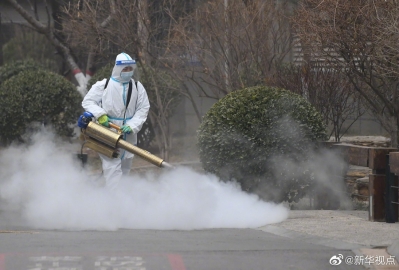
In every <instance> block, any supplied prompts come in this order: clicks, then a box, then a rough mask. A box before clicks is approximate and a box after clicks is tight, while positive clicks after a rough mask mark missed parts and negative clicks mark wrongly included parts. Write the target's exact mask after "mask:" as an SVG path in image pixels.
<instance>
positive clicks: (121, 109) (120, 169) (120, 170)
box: [82, 53, 150, 188]
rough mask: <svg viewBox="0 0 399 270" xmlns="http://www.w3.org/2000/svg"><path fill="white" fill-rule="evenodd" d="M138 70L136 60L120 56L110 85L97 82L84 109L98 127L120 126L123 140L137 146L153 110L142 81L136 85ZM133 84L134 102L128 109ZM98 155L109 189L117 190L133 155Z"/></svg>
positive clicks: (123, 153) (104, 82) (130, 102)
mask: <svg viewBox="0 0 399 270" xmlns="http://www.w3.org/2000/svg"><path fill="white" fill-rule="evenodd" d="M135 69H136V61H135V60H133V59H132V58H131V57H130V56H129V55H128V54H126V53H121V54H118V56H117V57H116V60H115V66H114V68H113V70H112V75H111V78H110V79H109V80H108V84H107V85H106V83H107V79H103V80H102V81H98V82H96V83H95V84H93V86H92V87H91V89H90V90H89V92H88V93H87V95H86V96H85V97H84V99H83V101H82V106H83V108H84V109H85V110H86V111H88V112H91V113H92V114H93V115H94V117H95V118H96V119H97V121H98V123H99V124H101V125H103V126H106V127H109V122H112V123H114V124H116V125H118V126H120V127H121V131H122V132H123V139H124V140H126V141H127V142H129V143H131V144H134V145H136V144H137V133H138V132H139V131H140V129H141V128H142V126H143V124H144V122H145V121H146V119H147V115H148V111H149V109H150V103H149V100H148V96H147V92H146V90H145V88H144V86H143V85H142V84H141V83H140V82H137V84H136V83H135V82H134V80H133V78H132V76H133V73H134V70H135ZM130 81H132V91H131V99H130V101H129V102H128V106H127V107H126V102H127V96H128V89H129V82H130ZM136 85H137V87H136ZM99 155H100V158H101V161H102V169H103V174H104V177H105V181H106V186H108V187H110V188H115V187H116V185H117V184H118V182H119V180H120V178H121V176H122V175H126V174H128V173H129V172H130V168H131V166H132V161H133V157H134V155H133V154H132V153H130V152H127V151H125V150H123V149H119V158H108V157H106V156H104V155H102V154H99Z"/></svg>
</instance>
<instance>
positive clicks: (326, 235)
mask: <svg viewBox="0 0 399 270" xmlns="http://www.w3.org/2000/svg"><path fill="white" fill-rule="evenodd" d="M259 229H260V230H263V231H267V232H272V233H274V234H278V235H281V236H286V237H290V238H296V239H298V238H300V239H303V240H305V241H307V242H311V243H315V244H321V245H324V246H330V247H335V248H350V249H352V250H353V251H354V252H355V254H357V255H358V256H359V257H362V258H363V259H365V258H366V257H367V256H369V257H368V258H370V259H373V260H375V259H376V258H380V257H379V256H385V261H386V260H387V258H388V257H390V258H391V259H392V257H394V258H395V260H396V261H395V266H390V267H388V266H387V265H382V264H380V265H378V264H377V263H375V262H374V263H369V264H368V265H367V264H364V265H365V266H366V268H370V269H399V264H398V262H397V260H398V259H399V223H385V222H371V221H368V213H367V211H331V210H293V211H291V212H290V216H289V218H288V219H287V220H285V221H284V222H282V223H278V224H273V225H267V226H264V227H261V228H259Z"/></svg>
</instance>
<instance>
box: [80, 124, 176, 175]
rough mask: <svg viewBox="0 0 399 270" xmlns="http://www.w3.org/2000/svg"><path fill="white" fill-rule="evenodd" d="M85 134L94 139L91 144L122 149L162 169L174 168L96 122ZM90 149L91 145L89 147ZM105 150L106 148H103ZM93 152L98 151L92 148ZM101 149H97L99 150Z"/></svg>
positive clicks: (88, 127) (89, 125) (86, 129)
mask: <svg viewBox="0 0 399 270" xmlns="http://www.w3.org/2000/svg"><path fill="white" fill-rule="evenodd" d="M83 133H84V134H85V135H87V136H89V137H90V138H92V139H94V140H91V143H93V142H94V143H98V144H105V145H106V146H108V147H109V148H111V149H116V148H122V149H124V150H126V151H128V152H130V153H133V154H135V155H138V156H139V157H141V158H142V159H144V160H146V161H148V162H150V163H152V164H154V165H156V166H158V167H161V168H173V166H172V165H171V164H169V163H167V162H165V161H164V160H163V159H161V158H159V157H157V156H155V155H153V154H151V153H150V152H148V151H146V150H144V149H141V148H140V147H137V146H135V145H133V144H131V143H128V142H127V141H125V140H123V138H122V134H118V133H115V132H113V131H111V130H109V129H107V128H106V127H103V126H101V125H99V124H97V123H95V122H89V123H88V124H87V126H86V128H85V129H83ZM88 147H89V148H91V147H90V145H88ZM103 148H104V147H103ZM92 149H93V150H96V149H94V148H92ZM98 149H100V147H97V150H98Z"/></svg>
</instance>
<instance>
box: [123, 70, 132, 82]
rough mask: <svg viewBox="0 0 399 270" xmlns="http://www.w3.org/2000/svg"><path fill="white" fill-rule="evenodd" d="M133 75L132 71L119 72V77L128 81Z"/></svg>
mask: <svg viewBox="0 0 399 270" xmlns="http://www.w3.org/2000/svg"><path fill="white" fill-rule="evenodd" d="M132 76H133V71H129V72H121V78H122V80H124V81H128V80H130V79H131V78H132Z"/></svg>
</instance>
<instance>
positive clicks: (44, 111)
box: [0, 70, 82, 144]
mask: <svg viewBox="0 0 399 270" xmlns="http://www.w3.org/2000/svg"><path fill="white" fill-rule="evenodd" d="M81 100H82V98H81V96H80V95H79V93H78V92H77V91H76V88H75V86H74V85H73V84H72V83H71V82H69V81H67V80H66V79H65V78H64V77H62V76H60V75H58V74H55V73H52V72H47V71H44V70H25V71H22V72H20V73H18V75H16V76H13V77H11V78H10V79H8V80H6V81H5V82H3V83H2V84H1V85H0V115H2V118H1V121H0V138H1V140H2V142H3V144H9V143H11V142H12V141H14V140H19V141H23V139H22V135H23V134H25V132H26V131H27V129H28V127H29V126H30V125H31V124H33V123H43V124H46V123H48V124H51V125H52V126H53V127H54V129H55V131H56V132H57V134H58V135H61V136H67V137H71V136H73V126H74V125H75V124H76V120H77V119H78V117H79V114H80V110H81V107H80V103H81ZM72 124H73V125H72Z"/></svg>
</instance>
